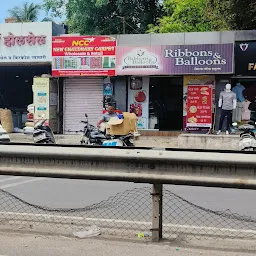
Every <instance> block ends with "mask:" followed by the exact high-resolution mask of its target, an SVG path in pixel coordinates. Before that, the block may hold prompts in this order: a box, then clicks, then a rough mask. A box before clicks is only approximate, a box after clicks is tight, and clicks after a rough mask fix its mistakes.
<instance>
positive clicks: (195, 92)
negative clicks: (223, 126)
mask: <svg viewBox="0 0 256 256" xmlns="http://www.w3.org/2000/svg"><path fill="white" fill-rule="evenodd" d="M193 127H194V128H211V127H212V85H188V101H187V128H188V129H190V128H193Z"/></svg>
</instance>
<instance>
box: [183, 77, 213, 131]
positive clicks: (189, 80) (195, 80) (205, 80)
mask: <svg viewBox="0 0 256 256" xmlns="http://www.w3.org/2000/svg"><path fill="white" fill-rule="evenodd" d="M205 84H208V85H211V86H212V112H213V113H214V109H215V76H214V75H209V76H208V75H203V76H184V80H183V128H184V130H185V129H186V121H187V101H188V95H187V92H188V90H187V88H188V86H189V85H205Z"/></svg>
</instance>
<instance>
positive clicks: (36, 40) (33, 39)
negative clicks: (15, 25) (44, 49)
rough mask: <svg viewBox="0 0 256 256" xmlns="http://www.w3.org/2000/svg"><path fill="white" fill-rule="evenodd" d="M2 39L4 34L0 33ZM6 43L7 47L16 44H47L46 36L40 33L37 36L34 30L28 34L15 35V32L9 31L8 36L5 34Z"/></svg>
mask: <svg viewBox="0 0 256 256" xmlns="http://www.w3.org/2000/svg"><path fill="white" fill-rule="evenodd" d="M0 39H2V35H1V34H0ZM3 39H4V45H5V46H7V47H13V46H15V45H18V46H23V45H25V44H27V45H29V46H33V45H36V44H38V45H45V44H46V36H44V35H39V36H35V35H34V34H33V33H32V32H29V34H28V35H27V36H15V35H14V34H13V33H11V32H9V33H8V36H4V37H3Z"/></svg>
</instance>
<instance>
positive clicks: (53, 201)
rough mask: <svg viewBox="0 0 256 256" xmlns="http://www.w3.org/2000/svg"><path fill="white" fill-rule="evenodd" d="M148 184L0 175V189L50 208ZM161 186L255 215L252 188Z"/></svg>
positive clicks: (193, 199) (214, 205)
mask: <svg viewBox="0 0 256 256" xmlns="http://www.w3.org/2000/svg"><path fill="white" fill-rule="evenodd" d="M145 187H149V188H150V185H148V184H134V183H124V182H105V181H83V180H66V179H48V178H34V177H10V176H0V189H3V190H6V191H8V192H10V193H12V194H14V195H15V196H17V197H19V198H21V199H23V200H25V201H27V202H29V203H32V204H36V205H40V206H47V207H54V208H56V207H57V208H77V207H85V206H89V205H92V204H95V203H99V202H101V201H102V200H105V199H107V198H109V197H110V196H114V195H115V194H117V193H120V192H124V191H126V190H131V189H134V188H145ZM164 187H165V189H168V190H170V191H172V192H173V193H175V194H177V195H179V196H181V197H183V198H184V199H186V200H188V201H190V202H192V203H194V204H196V205H199V206H202V207H205V208H209V209H211V210H215V211H227V210H229V211H231V212H233V213H237V214H241V215H246V216H251V217H253V218H256V207H255V205H254V202H255V196H256V191H251V190H237V189H236V190H234V189H219V188H203V187H187V186H170V185H165V186H164Z"/></svg>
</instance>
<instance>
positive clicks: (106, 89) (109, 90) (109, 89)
mask: <svg viewBox="0 0 256 256" xmlns="http://www.w3.org/2000/svg"><path fill="white" fill-rule="evenodd" d="M113 90H114V89H113V84H112V83H105V84H103V96H112V95H113Z"/></svg>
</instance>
